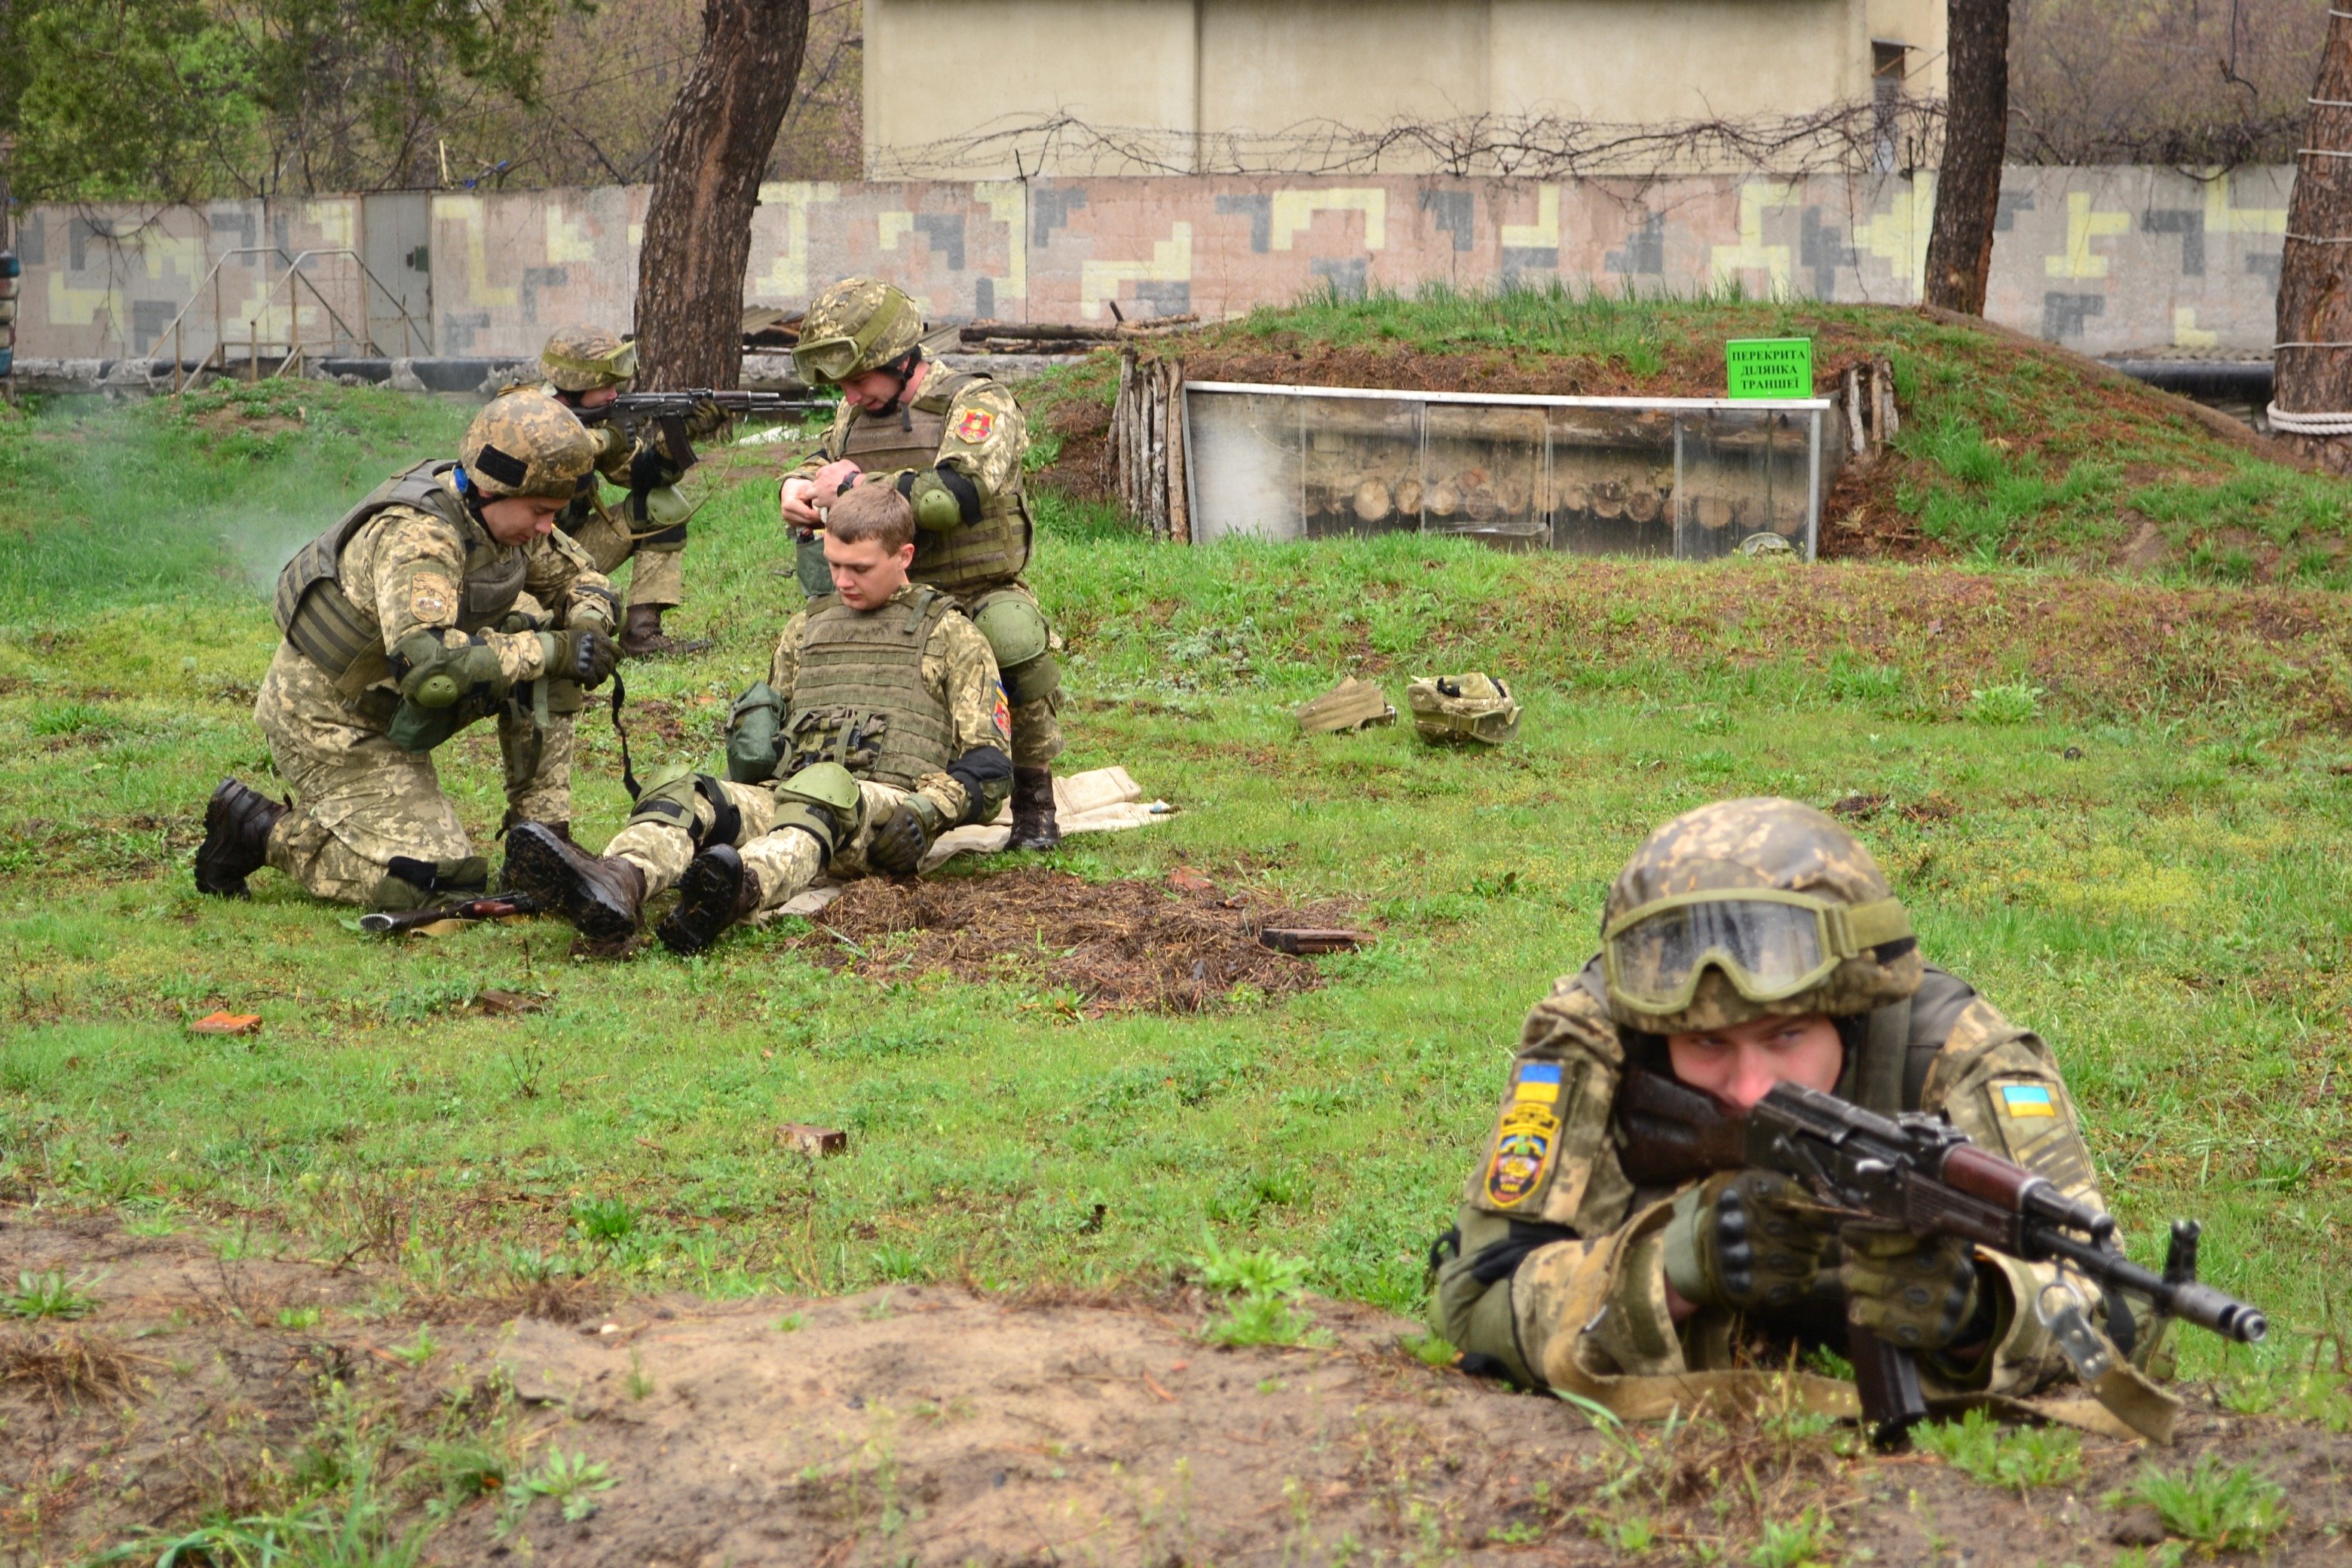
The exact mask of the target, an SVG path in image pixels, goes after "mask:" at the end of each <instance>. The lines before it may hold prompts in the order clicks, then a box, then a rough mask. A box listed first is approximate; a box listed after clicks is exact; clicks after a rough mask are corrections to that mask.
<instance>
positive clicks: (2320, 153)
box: [2294, 147, 2352, 158]
mask: <svg viewBox="0 0 2352 1568" xmlns="http://www.w3.org/2000/svg"><path fill="white" fill-rule="evenodd" d="M2294 155H2295V156H2296V157H2298V158H2352V152H2346V151H2344V150H2343V149H2341V148H2336V147H2298V148H2296V149H2295V150H2294Z"/></svg>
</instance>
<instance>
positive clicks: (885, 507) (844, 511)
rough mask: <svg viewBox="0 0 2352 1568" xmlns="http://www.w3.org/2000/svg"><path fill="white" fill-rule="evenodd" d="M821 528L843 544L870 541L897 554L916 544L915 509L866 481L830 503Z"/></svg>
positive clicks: (886, 488) (886, 489)
mask: <svg viewBox="0 0 2352 1568" xmlns="http://www.w3.org/2000/svg"><path fill="white" fill-rule="evenodd" d="M824 528H825V531H826V532H828V533H830V534H832V535H833V536H834V537H835V539H838V540H840V541H841V542H843V543H844V544H863V543H865V542H866V541H867V540H869V539H870V540H874V541H876V542H878V543H880V545H881V546H882V548H883V549H885V550H889V551H896V550H898V548H899V547H900V546H902V545H908V544H912V543H914V542H915V509H914V508H913V507H912V506H911V505H909V504H908V500H907V498H906V497H905V496H902V495H900V494H899V493H898V491H897V490H895V489H891V488H890V487H889V486H888V485H881V484H875V483H872V482H870V481H869V482H867V483H865V484H860V485H858V486H856V488H855V489H852V490H851V491H850V492H849V493H848V494H847V495H845V496H843V497H842V498H841V499H840V500H837V501H835V502H834V503H833V508H832V510H829V511H827V512H826V513H825V514H824Z"/></svg>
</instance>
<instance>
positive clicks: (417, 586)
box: [408, 572, 457, 626]
mask: <svg viewBox="0 0 2352 1568" xmlns="http://www.w3.org/2000/svg"><path fill="white" fill-rule="evenodd" d="M456 608H457V584H455V583H452V582H451V581H449V579H448V578H446V577H444V576H442V575H441V574H439V573H437V572H419V573H418V574H416V575H415V576H414V577H412V578H410V579H409V583H408V613H409V614H410V615H412V616H415V617H416V618H417V619H418V620H419V621H421V622H423V623H424V624H425V625H426V626H441V625H444V624H446V622H447V621H448V619H449V617H450V616H451V614H452V613H453V612H454V611H455V610H456Z"/></svg>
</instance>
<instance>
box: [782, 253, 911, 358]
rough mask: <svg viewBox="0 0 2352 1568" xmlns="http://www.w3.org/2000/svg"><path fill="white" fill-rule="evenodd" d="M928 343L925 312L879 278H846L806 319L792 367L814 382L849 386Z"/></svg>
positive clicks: (812, 305)
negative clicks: (851, 381) (849, 382)
mask: <svg viewBox="0 0 2352 1568" xmlns="http://www.w3.org/2000/svg"><path fill="white" fill-rule="evenodd" d="M922 341H923V312H922V310H921V308H920V307H919V306H918V305H917V304H916V303H915V301H914V300H911V299H909V298H908V296H907V294H906V292H905V291H904V290H903V289H898V288H895V287H893V286H892V285H890V284H887V283H885V282H883V281H882V280H881V279H878V278H845V279H842V280H841V281H840V282H838V283H835V285H833V287H831V288H829V289H826V290H825V291H824V293H822V294H819V295H818V296H817V297H816V299H815V300H814V301H812V302H811V303H810V305H809V308H808V313H807V314H806V315H804V316H803V317H802V318H801V335H800V341H799V342H797V343H795V344H794V345H793V363H794V365H796V366H797V367H798V368H799V370H800V373H801V376H802V379H803V380H805V381H809V382H812V383H818V384H822V383H825V382H839V381H846V380H847V379H848V378H849V377H851V376H853V375H856V374H861V373H863V372H865V371H869V370H877V369H879V368H880V367H882V366H884V365H887V364H888V363H891V362H892V361H893V360H896V359H898V358H900V357H902V356H904V355H905V354H906V353H908V352H909V351H910V350H912V349H913V348H915V347H916V346H917V345H918V344H919V343H920V342H922Z"/></svg>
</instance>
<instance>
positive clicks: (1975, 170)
mask: <svg viewBox="0 0 2352 1568" xmlns="http://www.w3.org/2000/svg"><path fill="white" fill-rule="evenodd" d="M1945 14H1946V17H1947V21H1946V30H1947V32H1948V35H1949V37H1948V46H1947V47H1948V53H1947V55H1946V58H1947V59H1948V62H1949V72H1948V76H1949V85H1948V87H1947V89H1946V91H1945V99H1946V103H1947V110H1946V113H1945V120H1944V160H1943V163H1942V164H1941V165H1940V166H1939V167H1938V168H1937V171H1936V223H1935V226H1934V228H1932V229H1931V230H1929V231H1928V235H1927V303H1929V304H1930V305H1934V306H1937V307H1938V308H1940V309H1942V310H1958V311H1959V312H1960V313H1961V314H1962V315H1968V316H1981V315H1983V314H1984V302H1985V277H1986V274H1988V273H1990V271H1991V270H1992V223H1993V217H1994V215H1995V214H1997V213H1998V212H1999V211H2000V159H2001V153H2002V152H2003V151H2004V150H2005V149H2006V148H2007V146H2008V145H2009V0H1949V4H1948V8H1947V10H1946V13H1945Z"/></svg>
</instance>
